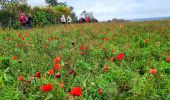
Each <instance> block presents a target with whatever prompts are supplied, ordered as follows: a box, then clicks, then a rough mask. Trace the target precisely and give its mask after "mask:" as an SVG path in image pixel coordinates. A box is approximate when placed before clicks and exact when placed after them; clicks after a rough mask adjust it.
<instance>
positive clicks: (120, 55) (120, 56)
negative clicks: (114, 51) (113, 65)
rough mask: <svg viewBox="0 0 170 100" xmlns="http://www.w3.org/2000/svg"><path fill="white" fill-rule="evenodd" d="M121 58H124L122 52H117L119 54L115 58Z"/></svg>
mask: <svg viewBox="0 0 170 100" xmlns="http://www.w3.org/2000/svg"><path fill="white" fill-rule="evenodd" d="M123 58H124V55H123V53H119V54H118V55H117V56H116V60H122V59H123Z"/></svg>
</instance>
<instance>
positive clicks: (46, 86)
mask: <svg viewBox="0 0 170 100" xmlns="http://www.w3.org/2000/svg"><path fill="white" fill-rule="evenodd" d="M52 87H53V86H52V84H47V85H46V84H44V85H42V86H41V91H43V92H47V91H50V90H51V89H52Z"/></svg>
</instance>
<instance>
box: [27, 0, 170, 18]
mask: <svg viewBox="0 0 170 100" xmlns="http://www.w3.org/2000/svg"><path fill="white" fill-rule="evenodd" d="M58 2H66V3H67V4H68V5H70V6H72V7H74V10H73V11H74V12H75V13H76V15H77V16H78V17H80V13H81V12H82V11H84V10H86V11H87V12H93V14H94V17H95V18H97V19H98V20H99V21H106V20H111V19H113V18H118V19H138V18H150V17H167V16H170V0H58ZM28 4H29V5H31V6H46V5H47V4H46V3H45V0H28Z"/></svg>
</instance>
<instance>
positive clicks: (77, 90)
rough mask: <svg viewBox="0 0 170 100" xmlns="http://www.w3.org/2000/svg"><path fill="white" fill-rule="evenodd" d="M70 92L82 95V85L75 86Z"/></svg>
mask: <svg viewBox="0 0 170 100" xmlns="http://www.w3.org/2000/svg"><path fill="white" fill-rule="evenodd" d="M70 94H72V95H74V96H81V95H82V89H81V87H75V88H73V89H72V90H71V91H70Z"/></svg>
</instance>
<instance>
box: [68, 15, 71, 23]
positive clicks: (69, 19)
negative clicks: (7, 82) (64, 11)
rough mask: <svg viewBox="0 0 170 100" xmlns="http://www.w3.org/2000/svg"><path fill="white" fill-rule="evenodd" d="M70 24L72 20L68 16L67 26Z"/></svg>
mask: <svg viewBox="0 0 170 100" xmlns="http://www.w3.org/2000/svg"><path fill="white" fill-rule="evenodd" d="M71 22H72V18H71V17H70V16H69V15H68V16H67V24H70V23H71Z"/></svg>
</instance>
